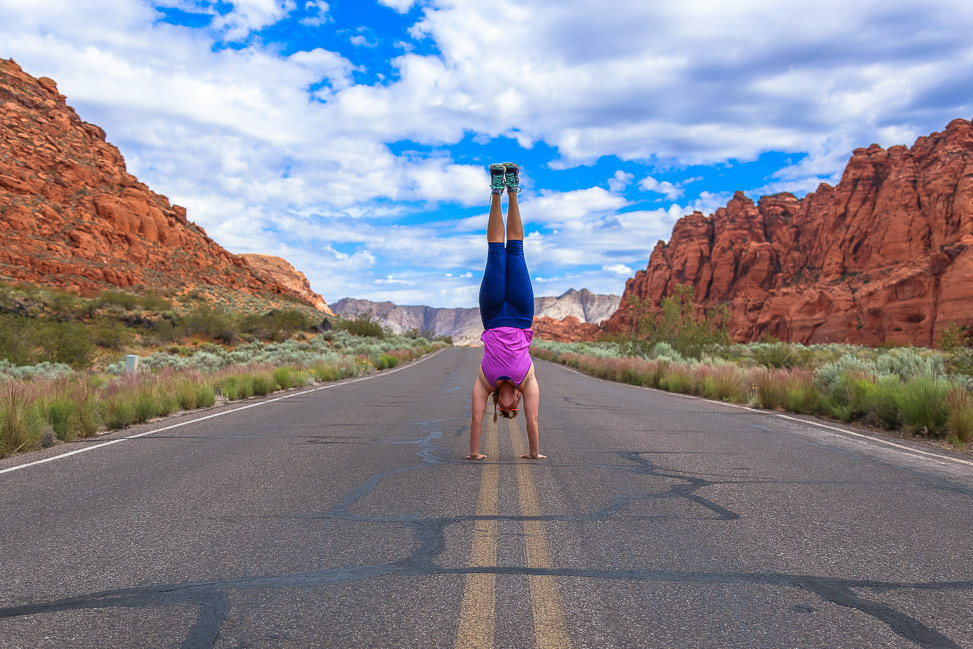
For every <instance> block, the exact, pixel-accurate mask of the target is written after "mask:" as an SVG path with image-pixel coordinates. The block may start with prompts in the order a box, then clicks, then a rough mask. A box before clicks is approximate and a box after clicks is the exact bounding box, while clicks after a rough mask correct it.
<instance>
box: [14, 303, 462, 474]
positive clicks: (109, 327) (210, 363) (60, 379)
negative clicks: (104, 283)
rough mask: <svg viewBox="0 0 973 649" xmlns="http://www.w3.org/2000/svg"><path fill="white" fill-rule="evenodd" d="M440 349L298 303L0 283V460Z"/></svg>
mask: <svg viewBox="0 0 973 649" xmlns="http://www.w3.org/2000/svg"><path fill="white" fill-rule="evenodd" d="M449 344H450V341H449V340H448V339H436V340H431V339H429V338H426V337H423V336H421V335H419V334H418V332H410V333H409V334H406V335H401V336H396V335H392V334H391V333H390V332H388V331H387V330H385V329H383V328H382V327H381V326H380V325H378V323H376V322H375V321H373V320H372V319H371V318H370V317H368V316H356V317H352V318H345V319H342V318H332V319H328V320H326V321H323V320H322V317H321V315H320V314H319V313H317V312H315V311H313V310H309V309H305V308H303V307H301V308H294V309H279V308H275V309H270V310H267V311H263V312H259V311H258V312H233V311H230V310H228V309H225V308H221V307H218V306H212V305H210V304H194V303H193V300H192V298H190V300H189V303H188V304H187V303H182V304H180V303H174V302H173V301H170V300H169V299H167V298H165V297H162V296H159V295H155V294H151V293H149V294H144V295H133V294H129V293H125V292H122V291H107V292H105V293H102V294H100V295H98V296H95V297H92V298H80V297H77V296H75V295H72V294H70V293H63V292H60V291H52V290H48V289H40V288H37V287H31V286H12V285H8V284H0V457H6V456H8V455H11V454H13V453H17V452H22V451H28V450H32V449H35V448H38V447H48V446H52V445H54V444H57V443H58V442H60V441H71V440H76V439H81V438H85V437H91V436H92V435H95V434H96V433H98V432H99V431H102V430H114V429H119V428H125V427H127V426H131V425H133V424H139V423H144V422H146V421H148V420H150V419H153V418H156V417H161V416H165V415H168V414H172V413H174V412H177V411H180V410H192V409H195V408H203V407H209V406H212V405H214V404H217V403H225V402H227V401H232V400H236V399H243V398H247V397H251V396H261V395H266V394H271V393H273V392H276V391H278V390H286V389H290V388H295V387H302V386H306V385H310V384H313V383H320V382H325V381H335V380H339V379H343V378H348V377H353V376H361V375H363V374H367V373H370V372H373V371H376V370H382V369H388V368H393V367H396V366H397V365H398V364H399V363H401V362H406V361H410V360H413V359H416V358H419V357H420V356H423V355H425V354H427V353H429V352H431V351H434V350H436V349H440V348H442V347H445V346H448V345H449ZM126 354H137V355H138V356H139V357H140V362H139V371H138V372H137V373H135V374H126V373H125V361H124V357H125V355H126Z"/></svg>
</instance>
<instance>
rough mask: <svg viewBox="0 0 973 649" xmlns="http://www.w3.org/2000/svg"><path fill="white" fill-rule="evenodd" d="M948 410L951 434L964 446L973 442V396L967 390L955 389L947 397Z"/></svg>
mask: <svg viewBox="0 0 973 649" xmlns="http://www.w3.org/2000/svg"><path fill="white" fill-rule="evenodd" d="M946 410H947V415H946V426H947V428H948V430H949V432H950V434H951V435H953V436H954V437H956V439H958V440H959V441H960V442H962V443H964V444H966V443H969V442H973V395H971V394H970V392H968V391H967V390H966V389H965V388H953V389H952V390H950V391H949V393H948V394H947V395H946Z"/></svg>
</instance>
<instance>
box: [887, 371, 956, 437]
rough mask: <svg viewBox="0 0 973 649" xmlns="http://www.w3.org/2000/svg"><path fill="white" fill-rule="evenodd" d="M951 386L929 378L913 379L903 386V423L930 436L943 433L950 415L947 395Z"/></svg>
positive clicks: (899, 400)
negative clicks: (947, 406) (947, 407)
mask: <svg viewBox="0 0 973 649" xmlns="http://www.w3.org/2000/svg"><path fill="white" fill-rule="evenodd" d="M948 390H949V384H948V383H946V382H945V381H938V380H936V379H931V378H928V377H919V378H917V379H913V380H912V381H909V382H908V383H906V384H904V385H903V386H902V390H901V392H900V393H899V396H898V399H897V401H898V405H899V410H900V411H901V413H902V422H903V424H905V425H906V426H907V427H908V428H911V429H913V430H916V431H925V432H926V433H928V434H930V435H936V434H939V433H941V432H943V429H944V428H945V426H946V420H947V418H948V416H949V413H948V411H947V409H946V393H947V391H948Z"/></svg>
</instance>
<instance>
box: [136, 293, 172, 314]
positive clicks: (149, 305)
mask: <svg viewBox="0 0 973 649" xmlns="http://www.w3.org/2000/svg"><path fill="white" fill-rule="evenodd" d="M139 301H140V302H141V303H142V308H143V309H145V310H146V311H172V302H170V301H169V300H167V299H165V298H164V297H162V296H161V295H159V294H158V293H146V294H145V295H143V296H142V297H141V299H140V300H139Z"/></svg>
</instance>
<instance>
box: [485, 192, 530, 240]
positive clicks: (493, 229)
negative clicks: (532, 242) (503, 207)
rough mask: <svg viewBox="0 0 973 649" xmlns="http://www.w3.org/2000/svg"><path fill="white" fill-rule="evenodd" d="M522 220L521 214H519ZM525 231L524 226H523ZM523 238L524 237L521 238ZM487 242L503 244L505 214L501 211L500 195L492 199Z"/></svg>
mask: <svg viewBox="0 0 973 649" xmlns="http://www.w3.org/2000/svg"><path fill="white" fill-rule="evenodd" d="M517 214H518V216H517V218H518V219H519V218H520V213H519V212H518V213H517ZM521 230H523V226H521ZM521 238H523V237H521ZM487 242H488V243H503V212H501V211H500V194H493V196H492V197H491V198H490V220H489V222H488V223H487Z"/></svg>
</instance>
